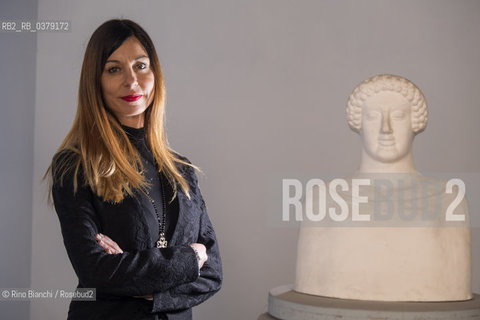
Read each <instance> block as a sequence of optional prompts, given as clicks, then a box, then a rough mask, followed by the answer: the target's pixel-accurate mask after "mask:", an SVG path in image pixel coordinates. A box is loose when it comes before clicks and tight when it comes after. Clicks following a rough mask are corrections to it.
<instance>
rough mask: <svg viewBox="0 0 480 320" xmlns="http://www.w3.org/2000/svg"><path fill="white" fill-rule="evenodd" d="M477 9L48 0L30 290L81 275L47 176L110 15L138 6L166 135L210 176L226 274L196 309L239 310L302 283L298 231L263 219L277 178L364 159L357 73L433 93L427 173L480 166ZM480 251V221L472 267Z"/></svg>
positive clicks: (236, 313)
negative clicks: (51, 22) (49, 201)
mask: <svg viewBox="0 0 480 320" xmlns="http://www.w3.org/2000/svg"><path fill="white" fill-rule="evenodd" d="M479 14H480V2H479V1H474V0H463V1H458V0H455V1H454V0H451V1H446V0H424V1H417V0H407V1H389V0H370V1H358V0H351V1H336V0H335V1H334V0H330V1H319V0H315V1H307V0H302V1H286V0H262V1H254V0H246V1H233V0H215V1H213V0H208V1H205V0H204V1H193V0H191V1H187V0H184V1H163V0H162V1H137V2H135V3H132V2H131V1H126V0H122V1H113V0H112V1H107V0H106V1H101V2H99V1H93V0H87V1H82V2H80V1H72V0H70V1H59V0H40V1H39V6H38V16H39V17H40V18H45V19H47V18H49V19H58V20H63V19H65V20H70V21H71V22H72V31H71V32H70V33H39V34H38V38H37V41H38V47H37V51H38V55H37V69H36V70H37V81H36V86H37V87H36V100H35V101H36V113H35V147H34V153H35V163H34V175H33V177H34V181H33V186H34V197H33V201H34V205H33V208H34V210H33V239H32V274H31V279H32V282H31V286H32V287H34V288H51V287H53V288H70V287H71V288H73V287H74V286H75V285H76V278H75V276H74V273H73V271H72V269H71V266H70V264H69V261H68V259H67V257H66V254H65V250H64V248H63V244H62V239H61V235H60V230H59V225H58V221H57V219H56V216H55V213H54V211H53V210H52V208H50V207H48V206H47V205H46V203H45V200H44V199H45V198H44V195H45V186H44V185H41V184H40V179H41V177H42V175H43V173H44V171H45V169H46V168H47V166H48V164H49V161H50V159H51V156H52V155H53V153H54V151H55V149H56V148H57V146H58V145H59V143H60V142H61V140H62V138H63V137H64V135H65V134H66V132H67V130H68V129H69V127H70V126H71V123H72V120H73V117H74V112H75V105H76V91H77V86H78V78H79V73H80V66H81V61H82V57H83V53H84V50H85V46H86V43H87V41H88V39H89V37H90V35H91V33H92V32H93V30H94V29H95V28H96V27H97V26H98V25H99V24H101V23H102V22H103V21H105V20H106V19H109V18H113V17H128V18H131V19H133V20H135V21H137V22H139V23H140V24H141V25H142V26H144V27H145V29H146V30H147V31H148V32H149V34H150V35H151V36H152V38H153V39H154V42H155V44H156V47H157V50H158V52H159V55H160V59H161V63H162V65H163V69H164V73H165V78H166V85H167V92H168V103H167V108H168V110H167V121H168V123H167V125H168V134H169V140H170V142H171V145H172V146H173V147H174V148H175V149H176V150H178V151H179V152H181V153H183V154H185V155H187V156H188V157H189V158H190V159H191V160H192V161H193V162H194V163H196V164H197V165H199V166H200V167H201V168H202V169H203V171H204V173H205V176H203V177H201V178H200V182H201V187H202V191H203V193H204V196H205V198H206V201H207V205H208V208H209V213H210V216H211V219H212V221H213V223H214V225H215V228H216V231H217V234H218V238H219V241H220V248H221V251H222V257H223V261H224V270H225V282H224V286H223V289H222V290H221V291H220V292H219V293H218V294H217V295H216V296H214V297H213V298H212V299H211V300H209V301H208V302H207V303H205V304H203V305H201V306H199V307H198V308H196V309H195V315H196V319H232V320H236V319H239V320H240V319H255V317H256V316H257V315H258V314H260V313H262V312H264V311H265V309H266V306H267V293H268V290H269V289H270V288H272V287H274V286H277V285H281V284H285V283H292V282H293V281H294V270H295V259H296V254H295V252H296V237H297V229H295V228H293V227H285V228H278V227H274V226H272V224H271V223H270V222H269V220H268V218H267V212H268V211H269V210H270V209H271V207H272V203H271V198H270V191H269V189H270V186H271V184H272V183H273V184H277V185H278V184H279V183H280V180H279V179H280V178H282V177H295V175H300V174H302V175H310V176H319V177H322V175H325V174H328V173H329V172H344V173H345V172H352V171H354V170H355V169H356V167H357V165H358V163H359V151H360V149H359V141H358V138H357V137H356V135H355V134H354V133H352V132H350V131H349V129H348V127H347V125H346V121H345V117H344V107H345V103H346V99H347V97H348V94H349V93H350V91H351V90H352V89H353V88H354V87H355V85H356V84H357V83H358V82H360V81H361V80H363V79H365V78H367V77H369V76H372V75H374V74H378V73H394V74H399V75H402V76H405V77H407V78H409V79H411V80H412V81H414V82H415V83H416V84H417V85H418V86H419V87H420V88H421V89H422V91H423V92H424V94H425V96H426V98H427V101H428V102H429V106H430V123H429V125H428V128H427V130H426V131H425V132H424V133H422V134H421V135H420V136H419V137H418V138H417V139H416V142H415V157H416V164H417V168H418V169H419V170H420V171H429V172H463V173H469V172H470V173H473V174H478V172H480V150H479V148H480V147H479V144H478V141H477V140H478V137H479V136H480V126H478V120H479V119H480V108H479V106H478V101H480V90H479V88H480V64H479V62H478V59H479V58H478V57H480V42H479V41H478V34H480V19H478V16H479ZM2 47H3V46H2ZM2 50H3V49H2ZM2 52H3V51H2ZM2 77H3V76H2ZM4 81H5V80H4ZM9 83H11V82H9ZM2 109H3V106H2ZM2 119H3V117H2ZM2 121H3V120H2ZM23 123H24V121H22V124H23ZM13 127H14V128H15V126H13ZM2 130H3V125H2ZM2 154H3V153H2ZM2 159H3V158H2ZM2 161H3V160H2ZM2 163H3V162H2ZM14 167H16V168H17V169H18V167H17V166H14ZM22 168H23V166H20V170H21V169H22ZM2 172H3V171H2ZM2 174H3V173H2ZM467 192H468V190H467ZM11 194H12V196H16V197H19V195H18V193H15V192H11ZM472 196H476V195H475V194H473V195H472ZM471 211H472V213H473V214H476V213H477V212H476V211H478V208H472V209H471ZM4 219H5V217H2V221H3V220H4ZM2 224H3V223H2ZM26 236H27V237H28V234H27V235H26ZM2 237H3V235H2ZM479 247H480V238H479V236H478V230H477V229H475V230H474V233H473V249H474V270H475V271H478V270H479V269H480V260H479V259H480V256H479V254H478V252H479V250H478V249H479ZM27 252H28V250H27ZM18 256H20V255H18ZM19 259H20V258H19ZM10 267H11V266H10ZM476 274H478V272H475V273H474V275H475V277H474V290H475V291H477V292H480V279H479V278H478V276H477V275H476ZM67 306H68V301H61V300H56V301H51V300H50V301H39V300H36V301H32V302H31V312H32V314H34V315H35V317H32V319H33V318H35V319H40V320H42V319H63V318H65V312H66V309H67Z"/></svg>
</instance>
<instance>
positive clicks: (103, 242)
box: [95, 233, 123, 254]
mask: <svg viewBox="0 0 480 320" xmlns="http://www.w3.org/2000/svg"><path fill="white" fill-rule="evenodd" d="M95 238H96V239H97V242H98V244H99V245H100V246H101V247H102V248H103V250H105V252H106V253H108V254H119V253H123V250H122V249H121V248H120V247H119V246H118V244H117V243H116V242H115V241H113V240H112V239H110V238H109V237H108V236H106V235H104V234H101V233H98V234H96V235H95Z"/></svg>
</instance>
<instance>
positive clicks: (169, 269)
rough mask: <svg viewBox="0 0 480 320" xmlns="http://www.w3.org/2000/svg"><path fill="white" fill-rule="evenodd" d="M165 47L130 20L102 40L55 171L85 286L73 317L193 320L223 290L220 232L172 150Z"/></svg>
mask: <svg viewBox="0 0 480 320" xmlns="http://www.w3.org/2000/svg"><path fill="white" fill-rule="evenodd" d="M164 103H165V87H164V83H163V77H162V73H161V70H160V64H159V61H158V57H157V54H156V52H155V48H154V46H153V43H152V41H151V39H150V37H149V36H148V35H147V33H146V32H145V31H144V30H143V29H142V28H141V27H140V26H139V25H137V24H136V23H134V22H132V21H130V20H110V21H107V22H105V23H104V24H102V25H101V26H100V27H99V28H98V29H97V30H96V31H95V32H94V33H93V35H92V37H91V39H90V41H89V43H88V46H87V49H86V52H85V57H84V61H83V66H82V72H81V77H80V87H79V95H78V109H77V114H76V117H75V120H74V123H73V126H72V129H71V130H70V132H69V133H68V135H67V136H66V138H65V140H64V141H63V143H62V144H61V146H60V148H59V150H58V151H57V153H56V155H55V156H54V158H53V160H52V164H51V166H50V168H49V170H48V173H49V174H50V175H51V178H52V179H51V181H52V188H51V192H52V197H53V202H54V204H55V210H56V212H57V214H58V217H59V220H60V225H61V229H62V234H63V239H64V244H65V248H66V250H67V253H68V256H69V258H70V261H71V263H72V265H73V268H74V270H75V272H76V274H77V276H78V278H79V284H78V287H79V288H96V301H95V302H85V301H72V302H71V304H70V308H69V312H68V319H191V318H192V312H191V308H192V307H193V306H195V305H197V304H199V303H201V302H203V301H205V300H206V299H208V298H209V297H210V296H212V295H213V294H214V293H215V292H217V291H218V290H219V289H220V286H221V281H222V269H221V261H220V256H219V251H218V246H217V241H216V237H215V233H214V231H213V228H212V225H211V223H210V221H209V218H208V215H207V212H206V207H205V203H204V201H203V198H202V195H201V193H200V190H199V188H198V183H197V178H196V175H195V172H194V169H195V167H194V166H193V165H192V164H191V163H190V162H189V161H188V160H187V159H186V158H184V157H182V156H180V155H179V154H177V153H175V152H174V151H173V150H172V149H170V148H169V147H168V145H167V142H166V137H165V132H164Z"/></svg>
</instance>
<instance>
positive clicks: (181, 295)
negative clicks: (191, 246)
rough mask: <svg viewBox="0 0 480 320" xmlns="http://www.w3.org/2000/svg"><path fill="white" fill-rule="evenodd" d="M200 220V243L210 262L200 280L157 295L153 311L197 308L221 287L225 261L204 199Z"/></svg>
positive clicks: (201, 271)
mask: <svg viewBox="0 0 480 320" xmlns="http://www.w3.org/2000/svg"><path fill="white" fill-rule="evenodd" d="M201 201H202V202H201V203H202V205H201V218H200V231H199V235H198V241H197V242H198V243H202V244H204V245H205V246H206V248H207V255H208V260H207V261H206V262H205V264H204V265H203V267H202V269H201V270H200V275H199V277H198V279H196V280H195V281H193V282H190V283H185V284H181V285H178V286H175V287H173V288H170V289H169V290H166V291H162V292H157V293H155V294H154V296H153V309H152V312H168V311H173V310H181V309H188V308H191V307H194V306H196V305H198V304H200V303H202V302H203V301H205V300H207V299H208V298H210V297H211V296H212V295H214V294H215V293H216V292H217V291H218V290H220V287H221V285H222V262H221V259H220V253H219V250H218V244H217V239H216V236H215V232H214V230H213V227H212V224H211V222H210V219H209V218H208V215H207V211H206V207H205V202H204V201H203V199H201Z"/></svg>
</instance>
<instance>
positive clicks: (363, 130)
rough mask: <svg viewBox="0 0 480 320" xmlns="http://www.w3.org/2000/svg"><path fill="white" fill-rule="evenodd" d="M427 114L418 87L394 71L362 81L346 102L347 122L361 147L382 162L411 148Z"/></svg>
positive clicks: (422, 127) (407, 151) (399, 156)
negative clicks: (356, 135)
mask: <svg viewBox="0 0 480 320" xmlns="http://www.w3.org/2000/svg"><path fill="white" fill-rule="evenodd" d="M427 115H428V111H427V104H426V101H425V98H424V96H423V94H422V92H421V91H420V89H418V87H417V86H415V85H414V84H413V83H412V82H410V81H409V80H407V79H405V78H402V77H399V76H394V75H378V76H374V77H372V78H369V79H367V80H365V81H363V82H362V83H360V84H359V85H358V86H357V87H356V88H355V89H354V90H353V92H352V94H351V95H350V98H349V100H348V104H347V117H348V124H349V125H350V128H351V129H352V130H354V131H356V132H358V133H359V134H360V136H361V137H362V141H363V148H364V151H365V152H366V153H367V154H368V155H369V156H370V157H371V158H372V159H375V160H376V161H379V162H386V163H389V162H395V161H397V160H400V159H402V158H403V157H405V156H406V155H407V154H409V153H410V152H411V145H412V142H413V138H414V136H415V135H416V134H418V133H420V132H422V131H423V130H424V129H425V127H426V125H427Z"/></svg>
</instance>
